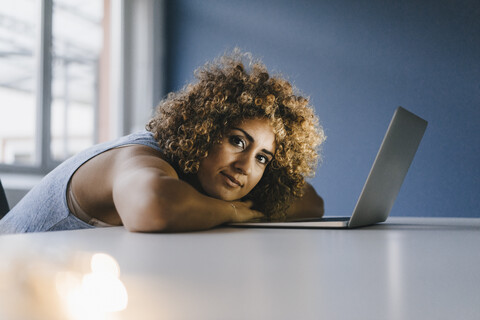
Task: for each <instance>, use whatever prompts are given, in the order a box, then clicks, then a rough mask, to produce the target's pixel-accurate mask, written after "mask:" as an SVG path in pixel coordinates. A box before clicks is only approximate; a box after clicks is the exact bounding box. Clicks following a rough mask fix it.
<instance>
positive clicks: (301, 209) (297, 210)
mask: <svg viewBox="0 0 480 320" xmlns="http://www.w3.org/2000/svg"><path fill="white" fill-rule="evenodd" d="M324 212H325V208H324V202H323V199H322V197H320V196H319V195H318V194H317V192H316V191H315V189H314V188H313V187H312V186H311V185H310V184H309V183H306V184H305V187H304V194H303V197H301V198H298V199H296V200H295V201H294V202H293V204H292V205H291V206H290V208H289V209H288V210H287V219H298V218H320V217H322V216H323V214H324Z"/></svg>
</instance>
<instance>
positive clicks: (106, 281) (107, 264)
mask: <svg viewBox="0 0 480 320" xmlns="http://www.w3.org/2000/svg"><path fill="white" fill-rule="evenodd" d="M90 265H91V268H92V272H91V273H87V274H83V275H82V274H80V273H75V272H61V273H59V274H57V277H56V287H57V292H58V294H59V295H60V297H61V298H62V299H63V300H64V301H65V306H66V309H67V311H68V313H69V315H70V317H71V318H72V319H78V320H80V319H88V320H94V319H99V320H100V319H106V318H107V317H108V315H109V313H111V312H115V311H121V310H123V309H125V308H126V307H127V304H128V294H127V290H126V288H125V286H124V285H123V283H122V281H121V280H120V279H119V278H118V276H119V274H120V267H119V266H118V263H117V261H116V260H115V259H114V258H113V257H111V256H109V255H107V254H103V253H97V254H94V255H93V256H92V258H91V261H90Z"/></svg>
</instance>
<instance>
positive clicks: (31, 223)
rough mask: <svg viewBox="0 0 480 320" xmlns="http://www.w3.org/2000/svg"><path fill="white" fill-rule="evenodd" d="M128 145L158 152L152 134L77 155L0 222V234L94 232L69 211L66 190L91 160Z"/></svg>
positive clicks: (116, 141) (144, 133)
mask: <svg viewBox="0 0 480 320" xmlns="http://www.w3.org/2000/svg"><path fill="white" fill-rule="evenodd" d="M127 144H140V145H145V146H148V147H151V148H153V149H155V150H157V151H161V150H160V147H159V145H158V142H157V141H156V140H155V139H154V137H153V134H152V133H151V132H148V131H143V132H138V133H133V134H130V135H127V136H124V137H121V138H119V139H117V140H114V141H110V142H105V143H102V144H98V145H95V146H92V147H90V148H89V149H86V150H84V151H82V152H80V153H78V154H77V155H75V156H73V157H71V158H69V159H68V160H66V161H65V162H63V163H62V164H60V165H59V166H58V167H56V168H55V169H54V170H52V171H51V172H50V173H49V174H48V175H46V176H45V177H44V178H43V179H42V180H41V181H40V183H39V184H37V185H36V186H35V187H33V188H32V189H31V190H30V191H29V192H28V193H27V194H26V195H25V196H24V197H23V199H22V200H20V202H18V204H17V205H16V206H15V207H13V208H12V210H10V211H9V212H8V213H7V215H5V216H4V217H3V218H2V219H1V220H0V234H2V233H22V232H40V231H54V230H73V229H86V228H94V226H93V225H91V224H88V223H86V222H84V221H82V220H80V219H79V218H77V217H76V216H75V215H74V214H73V213H72V212H70V210H69V208H68V205H67V186H68V184H69V181H70V178H71V177H72V176H73V174H74V173H75V171H76V170H77V169H78V168H80V166H81V165H82V164H84V163H85V162H87V161H88V160H90V159H92V158H93V157H95V156H97V155H99V154H100V153H102V152H105V151H108V150H110V149H113V148H116V147H120V146H124V145H127Z"/></svg>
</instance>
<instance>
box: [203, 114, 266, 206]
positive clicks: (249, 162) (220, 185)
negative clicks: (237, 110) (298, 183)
mask: <svg viewBox="0 0 480 320" xmlns="http://www.w3.org/2000/svg"><path fill="white" fill-rule="evenodd" d="M274 153H275V134H274V133H273V128H272V126H271V125H270V123H269V122H268V120H267V119H250V120H245V121H243V122H242V123H240V124H239V125H238V126H235V127H234V128H232V129H230V130H229V131H227V134H226V135H225V137H224V138H223V140H222V142H221V143H220V144H217V145H215V146H213V147H212V149H211V150H210V151H209V153H208V156H207V157H206V158H204V159H203V160H201V161H200V167H199V169H198V173H197V178H198V181H199V183H200V186H201V187H202V189H203V191H204V192H205V193H206V194H208V195H209V196H211V197H214V198H218V199H222V200H226V201H232V200H238V199H241V198H243V197H244V196H246V195H247V194H248V193H249V192H250V191H251V190H252V189H253V188H254V187H255V186H256V185H257V183H258V182H259V181H260V179H261V178H262V176H263V172H264V171H265V168H266V167H267V165H268V163H269V162H270V161H271V160H272V158H273V155H274Z"/></svg>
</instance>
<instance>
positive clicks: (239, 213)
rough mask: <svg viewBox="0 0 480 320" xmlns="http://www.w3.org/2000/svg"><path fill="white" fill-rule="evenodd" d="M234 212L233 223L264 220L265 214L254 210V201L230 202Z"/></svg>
mask: <svg viewBox="0 0 480 320" xmlns="http://www.w3.org/2000/svg"><path fill="white" fill-rule="evenodd" d="M229 204H230V205H231V206H232V209H233V210H234V212H235V213H234V214H233V215H232V219H231V220H232V221H231V222H245V221H250V220H254V219H261V218H264V215H263V213H261V212H260V211H257V210H253V209H252V207H253V201H251V200H247V201H232V202H229Z"/></svg>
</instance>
